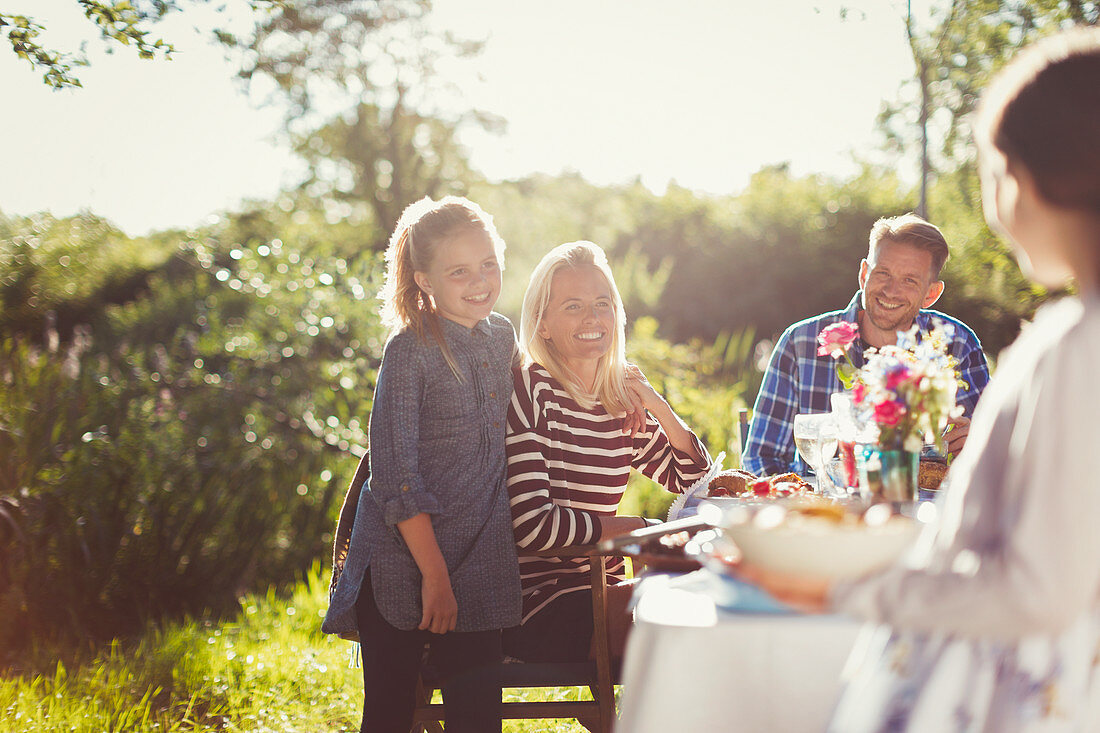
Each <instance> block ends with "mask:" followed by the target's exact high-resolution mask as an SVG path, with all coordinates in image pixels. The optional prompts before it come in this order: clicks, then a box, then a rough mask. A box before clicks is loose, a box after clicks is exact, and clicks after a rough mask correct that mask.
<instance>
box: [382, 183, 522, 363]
mask: <svg viewBox="0 0 1100 733" xmlns="http://www.w3.org/2000/svg"><path fill="white" fill-rule="evenodd" d="M469 230H474V231H479V232H481V233H483V234H484V235H485V236H486V237H488V238H489V241H490V242H492V243H493V249H494V250H496V255H497V260H498V261H499V262H500V267H501V269H502V270H503V269H504V240H503V239H501V238H500V235H499V234H498V233H497V230H496V227H494V226H493V217H491V216H489V214H487V213H485V211H484V210H483V209H482V208H481V207H480V206H478V205H477V204H475V203H474V202H473V201H470V200H469V199H465V198H462V197H461V196H446V197H444V198H442V199H440V200H439V201H433V200H432V199H430V198H428V197H427V196H425V197H424V198H422V199H420V200H419V201H415V202H413V203H411V204H409V206H408V207H406V209H405V211H404V212H403V213H402V214H401V218H400V219H399V220H398V222H397V226H396V227H395V228H394V230H393V234H392V235H391V236H390V242H389V245H388V246H387V247H386V281H385V284H384V285H383V286H382V291H381V292H380V293H379V294H378V298H379V300H381V301H382V313H381V316H382V324H383V325H385V326H387V327H388V328H389V329H390V330H391V331H393V332H396V331H401V330H404V329H409V330H411V331H412V332H413V333H415V334H416V335H417V337H418V338H419V339H420V340H421V341H425V340H426V339H427V336H428V334H431V336H432V338H434V339H435V341H436V343H438V344H439V348H440V350H441V351H442V352H443V358H444V359H446V360H447V364H448V366H450V367H451V371H452V372H454V374H455V376H456V377H458V378H459V379H461V378H462V377H461V373H460V372H459V369H458V364H457V363H456V362H455V359H454V355H453V354H452V353H451V350H450V348H449V347H448V346H447V341H446V340H445V339H444V338H443V329H442V326H441V324H440V322H439V319H440V316H439V314H438V313H437V312H436V309H435V304H434V303H433V302H432V299H431V297H430V296H429V295H428V294H427V293H425V292H424V291H423V290H421V289H420V286H419V285H417V284H416V279H415V277H414V275H415V274H416V273H417V272H427V271H428V270H429V269H430V268H431V264H432V260H433V259H434V258H435V255H436V252H438V251H439V248H440V247H441V246H443V245H445V244H446V243H447V242H448V241H450V240H452V239H453V238H454V237H455V236H456V235H458V234H461V233H462V232H464V231H469Z"/></svg>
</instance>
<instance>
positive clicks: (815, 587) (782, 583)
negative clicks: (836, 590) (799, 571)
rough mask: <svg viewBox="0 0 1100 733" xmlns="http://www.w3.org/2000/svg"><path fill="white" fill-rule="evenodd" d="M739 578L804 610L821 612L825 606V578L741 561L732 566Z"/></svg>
mask: <svg viewBox="0 0 1100 733" xmlns="http://www.w3.org/2000/svg"><path fill="white" fill-rule="evenodd" d="M733 571H734V573H736V574H737V575H738V576H739V577H740V578H742V579H744V580H746V581H748V582H749V583H752V584H753V585H755V586H758V587H760V588H763V589H764V590H766V591H767V592H768V593H770V594H771V596H772V597H773V598H775V599H776V600H777V601H779V602H780V603H786V604H787V605H788V606H791V607H793V608H797V609H798V610H799V611H802V612H804V613H824V612H825V611H826V610H827V609H828V607H829V589H830V585H829V581H828V580H822V579H821V578H810V577H806V576H803V575H794V574H790V573H778V572H775V571H774V570H765V569H764V568H761V567H757V566H755V565H750V564H748V563H745V562H742V563H740V564H739V565H737V566H736V567H735V568H734V569H733Z"/></svg>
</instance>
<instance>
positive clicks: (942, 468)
mask: <svg viewBox="0 0 1100 733" xmlns="http://www.w3.org/2000/svg"><path fill="white" fill-rule="evenodd" d="M946 473H947V461H945V460H943V459H942V458H922V459H920V473H919V474H918V476H917V485H918V486H920V487H921V488H922V489H930V490H933V491H934V490H936V489H938V488H940V483H941V482H942V481H943V476H944V474H946Z"/></svg>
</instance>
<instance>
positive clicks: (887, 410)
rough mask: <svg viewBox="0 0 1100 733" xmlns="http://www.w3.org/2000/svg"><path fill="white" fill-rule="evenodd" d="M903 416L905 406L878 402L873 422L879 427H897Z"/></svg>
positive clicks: (891, 402)
mask: <svg viewBox="0 0 1100 733" xmlns="http://www.w3.org/2000/svg"><path fill="white" fill-rule="evenodd" d="M904 414H905V406H904V405H902V404H901V403H900V402H893V401H888V402H880V403H878V404H877V405H875V422H877V423H878V424H879V425H897V424H898V421H899V420H900V419H901V416H902V415H904Z"/></svg>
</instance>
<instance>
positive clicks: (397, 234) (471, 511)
mask: <svg viewBox="0 0 1100 733" xmlns="http://www.w3.org/2000/svg"><path fill="white" fill-rule="evenodd" d="M503 254H504V242H503V241H501V239H500V237H499V236H498V235H497V232H496V230H495V229H494V228H493V223H492V219H491V218H490V217H489V215H488V214H486V213H485V212H484V211H482V210H481V209H480V208H479V207H478V206H477V205H476V204H473V203H471V202H470V201H467V200H465V199H461V198H456V197H447V198H444V199H443V200H442V201H439V202H434V201H432V200H431V199H427V198H425V199H422V200H420V201H418V202H416V203H414V204H412V205H411V206H409V208H408V209H406V210H405V213H404V214H403V215H402V217H401V220H400V221H399V222H398V224H397V228H396V230H395V231H394V233H393V236H392V237H391V239H390V244H389V248H388V250H387V251H386V261H387V263H388V269H387V272H386V282H385V286H384V288H383V290H382V294H381V296H380V297H381V299H382V301H383V303H384V306H383V311H382V317H383V322H384V323H385V324H387V325H388V326H390V327H391V328H392V329H393V330H394V333H393V335H392V336H391V337H390V340H389V342H388V343H387V344H386V347H385V351H384V354H383V357H382V365H381V367H380V368H379V371H378V383H377V386H376V388H375V392H374V406H373V409H372V411H371V417H370V428H369V436H370V449H371V450H370V478H369V481H368V483H367V484H366V485H365V486H364V488H363V491H362V498H361V500H360V501H359V504H358V509H357V512H356V517H355V523H354V525H353V529H352V535H351V544H350V549H349V551H348V555H347V559H346V561H345V564H344V569H343V572H342V573H341V575H340V577H339V580H338V581H337V584H336V588H335V589H334V592H333V595H332V601H331V603H330V605H329V609H328V613H327V615H326V616H325V620H324V623H323V625H322V630H323V631H325V632H327V633H348V632H353V631H356V630H357V631H358V633H359V637H360V640H361V643H362V650H363V689H364V699H363V724H362V730H363V731H369V732H370V733H378V732H389V731H392V732H394V733H408V731H409V730H410V729H411V727H412V710H413V706H414V697H413V695H414V689H415V683H416V679H417V673H418V671H419V669H420V663H421V655H422V652H423V648H424V645H425V643H427V644H429V645H430V646H431V648H432V658H433V660H434V662H435V663H436V664H437V665H438V667H439V672H440V673H441V676H442V678H443V680H444V681H443V686H442V689H443V701H444V705H445V706H446V716H447V729H448V730H451V731H477V732H478V733H483V732H484V731H487V730H491V729H495V730H500V681H499V679H497V678H496V677H495V676H494V674H493V670H495V669H496V668H497V664H498V663H499V661H500V659H501V642H500V629H502V628H504V627H508V626H514V625H515V624H516V623H518V622H519V609H520V593H519V568H518V564H517V560H516V551H515V546H514V544H513V542H512V536H511V522H510V515H509V513H508V494H507V491H506V489H505V455H504V421H505V418H506V413H507V409H508V398H509V397H510V396H511V393H512V383H511V371H510V369H511V365H512V360H513V358H514V354H515V331H514V330H513V328H512V324H511V323H509V321H508V319H507V318H505V317H503V316H501V315H499V314H497V313H494V312H493V304H494V303H496V300H497V296H498V295H499V293H500V285H501V270H502V269H503V265H502V261H503Z"/></svg>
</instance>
